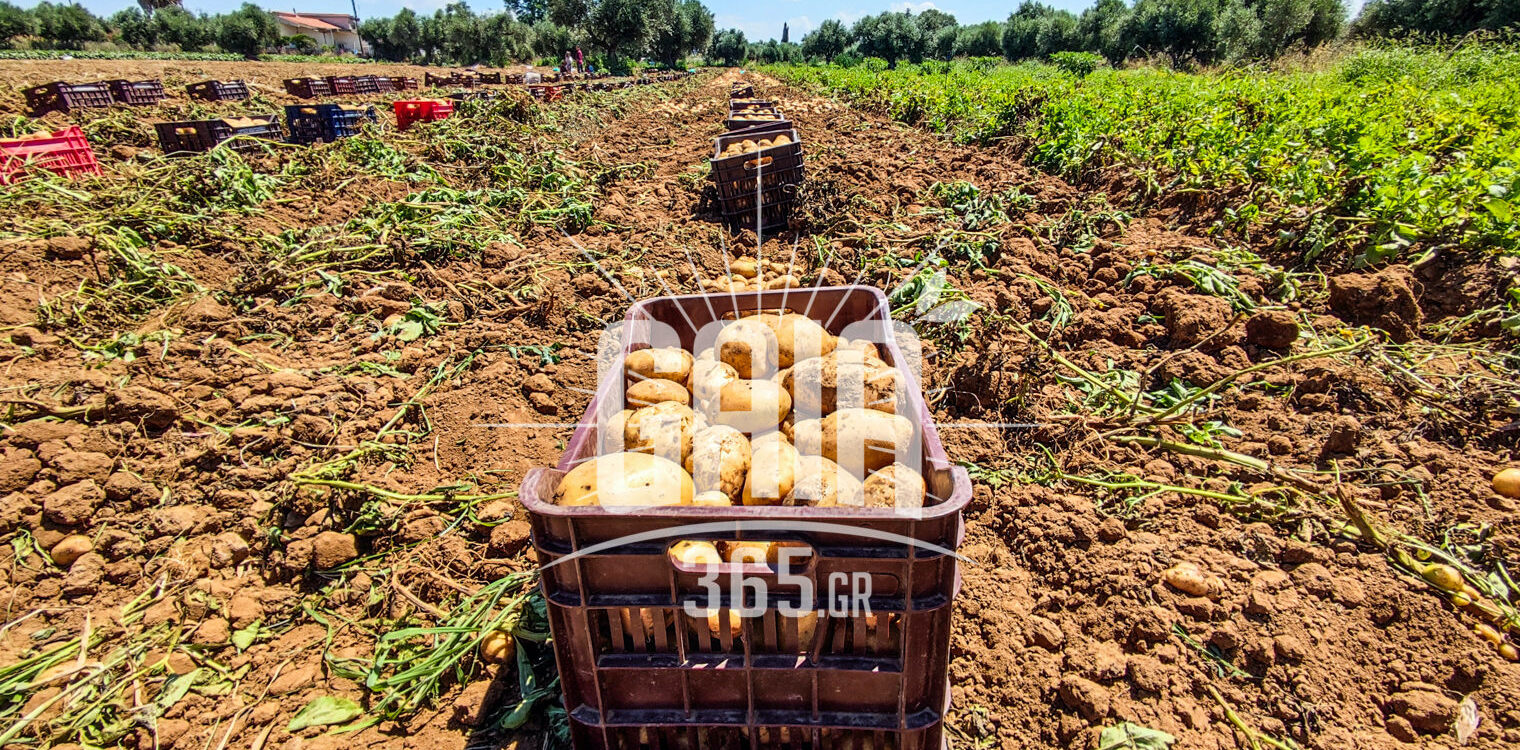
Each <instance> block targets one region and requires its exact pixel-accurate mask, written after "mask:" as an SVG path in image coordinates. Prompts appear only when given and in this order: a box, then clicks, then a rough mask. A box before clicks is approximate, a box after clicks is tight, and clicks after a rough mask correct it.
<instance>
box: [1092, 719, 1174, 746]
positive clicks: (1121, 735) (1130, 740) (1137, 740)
mask: <svg viewBox="0 0 1520 750" xmlns="http://www.w3.org/2000/svg"><path fill="white" fill-rule="evenodd" d="M1176 741H1177V738H1176V737H1173V736H1171V735H1169V734H1167V733H1166V732H1163V731H1161V730H1159V729H1151V728H1149V727H1142V726H1140V725H1139V724H1132V723H1130V722H1127V721H1125V722H1121V723H1118V724H1115V725H1113V726H1111V727H1108V728H1107V729H1104V730H1103V733H1102V734H1100V735H1098V750H1167V748H1169V747H1171V746H1172V743H1173V742H1176Z"/></svg>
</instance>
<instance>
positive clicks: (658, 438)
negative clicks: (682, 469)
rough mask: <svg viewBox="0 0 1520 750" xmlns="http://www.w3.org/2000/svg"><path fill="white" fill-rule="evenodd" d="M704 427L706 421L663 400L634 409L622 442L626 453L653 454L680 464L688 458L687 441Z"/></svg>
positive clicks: (679, 406) (680, 405)
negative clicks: (626, 448)
mask: <svg viewBox="0 0 1520 750" xmlns="http://www.w3.org/2000/svg"><path fill="white" fill-rule="evenodd" d="M706 426H707V422H706V420H704V419H702V417H701V416H699V415H698V414H697V413H696V412H694V411H692V410H691V407H689V406H687V405H685V404H680V403H676V402H675V401H665V402H662V403H658V404H655V405H654V406H646V407H643V408H642V409H635V410H634V412H633V414H631V415H629V416H628V422H627V424H626V425H624V427H623V439H624V440H625V441H626V443H627V445H628V450H630V451H634V452H637V453H653V454H655V455H657V456H664V457H666V458H668V459H670V460H672V461H679V462H680V463H682V464H684V463H686V458H687V457H688V456H690V455H691V439H692V438H693V437H695V436H696V434H697V433H698V432H700V431H701V430H702V429H703V428H704V427H706Z"/></svg>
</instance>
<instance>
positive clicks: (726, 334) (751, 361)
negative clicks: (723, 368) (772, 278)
mask: <svg viewBox="0 0 1520 750" xmlns="http://www.w3.org/2000/svg"><path fill="white" fill-rule="evenodd" d="M713 347H714V348H715V349H717V350H718V359H720V360H722V361H723V362H726V363H727V364H728V366H730V367H732V368H734V372H737V373H739V377H741V378H744V379H746V380H747V379H750V378H768V377H770V376H771V375H773V374H775V372H776V361H777V360H776V358H777V356H778V353H777V347H776V332H775V331H773V330H771V327H770V326H769V325H767V324H766V323H765V321H764V320H762V319H761V318H760V317H759V316H756V317H751V318H740V319H738V320H736V321H733V322H732V323H729V324H728V325H725V326H723V329H722V330H720V331H718V336H717V340H716V341H715V342H714V344H713Z"/></svg>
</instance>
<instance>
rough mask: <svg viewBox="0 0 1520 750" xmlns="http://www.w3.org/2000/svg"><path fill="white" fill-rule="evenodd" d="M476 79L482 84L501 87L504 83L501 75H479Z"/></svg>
mask: <svg viewBox="0 0 1520 750" xmlns="http://www.w3.org/2000/svg"><path fill="white" fill-rule="evenodd" d="M476 77H477V78H478V79H479V80H480V82H481V83H482V84H492V85H497V86H499V85H501V83H502V79H501V74H500V73H477V74H476Z"/></svg>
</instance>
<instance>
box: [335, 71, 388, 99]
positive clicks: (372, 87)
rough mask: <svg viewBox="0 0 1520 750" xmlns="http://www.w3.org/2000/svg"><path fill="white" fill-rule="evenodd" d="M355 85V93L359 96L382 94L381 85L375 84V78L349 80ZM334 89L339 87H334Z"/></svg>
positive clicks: (352, 78)
mask: <svg viewBox="0 0 1520 750" xmlns="http://www.w3.org/2000/svg"><path fill="white" fill-rule="evenodd" d="M349 80H350V81H352V82H353V85H354V93H355V94H359V95H367V94H378V93H380V84H378V83H376V82H375V77H374V76H352V77H350V78H349ZM333 88H334V89H336V88H337V86H334V87H333Z"/></svg>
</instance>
